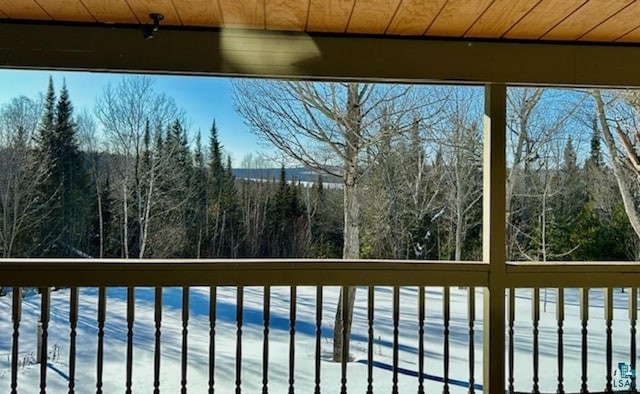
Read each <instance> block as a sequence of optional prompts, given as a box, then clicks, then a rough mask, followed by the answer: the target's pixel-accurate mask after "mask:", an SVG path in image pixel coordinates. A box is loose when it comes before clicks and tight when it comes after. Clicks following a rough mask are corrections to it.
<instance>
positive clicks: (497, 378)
mask: <svg viewBox="0 0 640 394" xmlns="http://www.w3.org/2000/svg"><path fill="white" fill-rule="evenodd" d="M484 109H485V115H484V155H483V156H484V169H483V180H484V184H483V240H482V243H483V245H482V246H483V260H484V262H485V263H487V264H489V287H487V288H485V292H484V323H483V324H484V327H483V335H484V341H483V344H484V348H483V355H484V357H483V360H484V364H483V378H484V379H483V388H484V390H483V391H484V393H485V394H486V393H490V394H504V388H505V290H506V241H505V240H506V237H505V235H506V224H505V223H506V213H505V197H506V196H505V193H506V185H505V184H506V154H505V151H506V148H505V147H506V86H505V85H504V84H488V85H486V86H485V107H484Z"/></svg>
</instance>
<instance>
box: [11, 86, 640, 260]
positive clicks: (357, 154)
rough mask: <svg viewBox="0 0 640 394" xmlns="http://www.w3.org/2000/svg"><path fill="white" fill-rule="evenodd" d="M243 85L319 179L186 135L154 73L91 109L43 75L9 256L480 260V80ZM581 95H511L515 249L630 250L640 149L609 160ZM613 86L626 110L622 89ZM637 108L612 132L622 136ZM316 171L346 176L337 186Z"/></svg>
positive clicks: (16, 144)
mask: <svg viewBox="0 0 640 394" xmlns="http://www.w3.org/2000/svg"><path fill="white" fill-rule="evenodd" d="M234 88H235V91H236V97H235V98H236V103H237V107H238V112H239V113H240V114H241V115H242V116H243V117H244V118H245V119H246V120H247V123H248V124H249V126H251V127H252V128H253V129H254V131H256V132H257V133H258V134H259V135H262V136H263V137H265V138H267V139H268V140H270V141H271V142H272V143H273V144H274V146H276V147H277V148H280V149H281V150H283V151H284V152H285V153H288V154H289V155H290V156H291V157H293V158H294V159H296V160H298V163H299V164H302V165H305V166H306V167H308V168H311V169H315V170H317V171H318V173H319V175H318V180H317V181H316V182H315V183H314V184H313V185H308V184H305V185H303V184H302V183H300V182H296V181H295V180H293V181H291V180H288V179H286V176H285V169H284V167H283V169H282V173H281V176H280V177H279V179H272V180H265V181H257V180H248V179H236V178H235V177H234V175H233V171H232V165H231V159H230V158H229V156H228V155H226V154H225V152H224V148H223V145H222V142H221V141H220V139H219V135H218V129H217V126H216V124H215V120H214V121H213V122H212V126H211V129H210V130H209V133H208V135H207V136H205V139H206V143H203V141H202V137H201V136H200V135H199V133H198V134H197V135H196V136H195V137H193V136H192V135H193V133H191V132H190V131H189V130H188V128H187V127H186V121H185V119H186V118H187V114H186V113H185V112H184V110H182V109H180V107H179V105H178V103H176V102H175V101H174V100H173V98H171V97H169V96H167V95H165V94H163V93H161V92H157V91H156V90H155V89H154V87H153V80H151V79H149V78H146V77H128V78H124V79H122V80H121V81H120V83H118V84H116V85H110V86H108V87H107V88H105V89H104V91H103V92H102V94H101V95H100V97H99V99H98V100H97V102H96V105H95V110H94V112H93V113H87V112H82V113H75V112H74V106H73V103H72V100H71V97H70V92H69V91H68V90H67V88H66V86H65V85H64V84H63V85H62V87H61V88H60V89H59V91H57V92H56V90H55V88H54V84H53V81H52V80H51V79H50V81H49V85H48V86H47V87H46V91H45V93H44V95H43V96H42V97H41V98H35V99H34V98H27V97H24V96H20V97H16V98H14V99H12V100H11V101H9V102H7V103H4V104H2V107H1V110H0V150H1V151H2V155H1V156H0V157H1V158H0V167H1V168H0V182H1V183H0V185H1V186H0V213H1V215H0V251H1V252H2V256H3V257H41V256H44V257H96V258H99V257H119V258H172V257H173V258H175V257H186V258H215V257H231V258H235V257H313V258H316V257H321V258H339V257H346V258H358V257H363V258H391V259H429V260H480V259H481V237H482V234H481V228H482V204H481V197H482V127H481V114H482V112H481V91H479V90H477V89H472V88H456V87H446V88H445V87H420V86H417V87H415V86H414V87H407V86H391V85H369V84H355V83H349V84H338V83H335V84H319V83H311V82H280V81H260V80H250V81H244V80H240V81H238V82H236V83H235V85H234ZM287 95H288V96H287ZM584 96H585V94H584V93H582V92H571V91H562V92H558V91H553V90H551V89H542V88H535V89H534V88H518V89H510V90H509V95H508V106H509V110H508V128H509V129H508V139H509V141H508V148H507V149H508V152H507V157H508V161H509V163H508V168H507V177H506V178H507V179H506V182H507V185H506V186H507V189H506V190H507V201H506V207H507V216H508V227H507V230H508V234H507V236H508V238H507V245H506V246H507V250H508V256H509V259H511V260H531V261H552V260H635V259H636V258H637V255H638V237H637V236H636V235H635V233H634V230H633V227H632V225H631V224H630V221H629V218H628V213H627V210H626V208H625V203H624V201H623V198H622V197H621V194H620V193H619V192H618V190H619V188H618V186H619V185H618V183H619V182H620V181H624V182H626V183H625V184H629V185H630V186H629V187H628V194H629V196H630V198H631V202H635V201H637V200H638V195H639V194H638V190H637V189H638V187H637V185H635V184H633V182H632V181H633V178H632V177H630V178H628V179H627V178H622V177H623V176H627V177H628V176H629V175H628V174H627V173H629V171H631V170H632V169H633V168H632V167H631V166H627V167H625V165H626V163H632V162H630V161H629V160H631V159H629V156H628V155H629V154H631V153H632V152H633V149H631V148H630V149H627V150H626V151H625V150H624V145H623V144H619V143H617V142H616V141H613V145H612V146H611V147H612V148H614V149H617V150H616V151H614V152H613V153H614V155H613V157H614V158H615V160H613V161H612V160H611V157H612V155H611V151H610V150H607V149H604V150H603V147H602V142H603V124H604V125H605V126H607V125H611V122H607V121H606V120H605V123H602V122H600V120H599V119H598V117H597V111H586V110H585V108H588V107H589V106H590V105H593V103H594V102H595V101H592V100H590V99H585V98H584ZM589 97H592V95H591V96H589ZM607 97H609V102H608V104H607V105H609V106H611V105H613V104H612V103H614V102H615V103H617V104H616V105H617V107H615V108H616V110H617V111H618V112H616V113H619V112H620V107H621V106H623V105H622V104H620V102H619V101H620V100H621V99H619V98H616V100H618V101H615V100H614V99H613V98H611V95H609V96H607ZM616 97H619V96H616ZM292 98H293V99H292ZM626 102H627V103H631V101H630V99H627V101H626ZM283 105H287V106H289V107H288V108H283V107H282V106H283ZM604 105H605V104H603V106H602V108H601V109H602V111H605V112H606V111H608V109H606V108H604ZM629 105H630V104H628V105H627V106H629ZM627 109H628V108H627ZM278 111H279V112H278ZM275 113H279V114H280V116H274V114H275ZM608 113H610V112H607V114H608ZM620 119H622V118H620ZM629 119H630V118H626V123H624V124H622V123H621V122H622V121H621V120H618V123H616V125H614V126H613V128H614V129H615V130H618V131H617V134H616V135H617V136H620V135H622V134H621V133H623V127H627V128H628V127H629V125H630V122H629ZM616 127H617V128H616ZM625 130H626V129H625ZM604 131H607V132H608V133H609V134H610V136H611V131H610V130H609V128H605V130H604ZM612 138H613V137H612ZM633 142H635V141H633ZM633 142H632V141H631V139H629V141H628V143H629V144H632V143H633ZM607 146H608V145H605V148H606V147H607ZM625 152H626V153H625ZM613 163H618V164H619V165H620V166H619V167H620V168H618V173H619V174H618V177H616V176H615V174H614V171H615V166H614V165H613ZM244 166H246V167H251V166H255V167H258V166H264V163H262V162H260V160H252V159H251V158H248V159H247V160H245V163H244ZM322 173H326V174H332V175H334V176H338V177H341V178H342V179H343V185H342V186H341V187H339V188H335V187H334V188H327V187H326V186H325V185H324V184H323V178H322V175H321V174H322ZM625 174H627V175H625ZM631 175H633V174H631ZM618 179H619V180H618ZM354 228H355V229H357V233H356V234H355V235H354V234H350V232H353V230H354ZM345 240H347V241H346V242H345ZM354 242H355V246H354V245H349V243H354ZM345 250H347V251H348V253H346V254H345Z"/></svg>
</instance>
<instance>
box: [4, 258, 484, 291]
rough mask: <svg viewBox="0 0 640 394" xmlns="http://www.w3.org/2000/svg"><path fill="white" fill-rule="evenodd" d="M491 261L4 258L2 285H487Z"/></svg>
mask: <svg viewBox="0 0 640 394" xmlns="http://www.w3.org/2000/svg"><path fill="white" fill-rule="evenodd" d="M488 270H489V268H488V265H486V264H483V263H473V262H470V263H462V264H460V263H451V262H441V261H439V262H424V261H406V260H404V261H389V260H305V259H273V260H266V259H253V260H249V259H244V260H133V259H131V260H124V259H123V260H117V259H116V260H91V259H38V260H35V259H11V260H0V286H16V287H49V286H59V287H75V286H210V285H221V286H222V285H244V286H252V285H253V286H262V285H273V286H278V285H282V286H284V285H336V286H344V285H378V286H385V285H388V286H392V285H404V286H411V285H415V286H418V285H431V286H486V285H487V280H488V279H487V273H488Z"/></svg>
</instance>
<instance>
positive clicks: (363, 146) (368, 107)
mask: <svg viewBox="0 0 640 394" xmlns="http://www.w3.org/2000/svg"><path fill="white" fill-rule="evenodd" d="M234 89H235V103H236V108H237V110H238V112H239V113H240V115H241V116H242V117H243V118H244V119H245V120H246V122H247V123H248V124H249V125H250V126H251V128H252V129H253V131H254V132H255V133H256V134H257V135H258V136H260V137H262V138H264V139H265V140H266V141H268V142H270V143H272V144H273V145H274V146H275V147H276V148H277V149H279V150H280V151H282V152H283V153H285V154H286V155H287V156H289V157H291V158H293V159H295V160H296V161H298V162H299V163H301V164H303V165H305V166H307V167H309V168H313V169H316V170H319V171H321V172H324V173H326V174H331V175H335V176H338V177H340V178H342V180H343V183H344V249H343V254H342V256H343V258H344V259H357V258H359V256H360V226H359V213H360V205H359V201H358V185H359V183H360V181H361V178H362V176H363V174H364V173H365V172H366V171H367V169H368V168H369V166H370V165H371V161H365V160H363V158H364V157H365V152H367V150H369V149H370V148H372V147H374V146H376V145H377V144H378V143H379V142H380V141H382V140H384V139H385V138H388V137H389V136H390V135H394V134H398V133H404V132H406V131H408V130H409V129H410V128H411V126H412V125H413V124H415V123H416V122H418V123H419V122H422V121H424V118H425V115H424V111H423V110H424V109H425V108H426V107H427V106H428V105H429V104H430V103H431V101H430V100H429V99H428V98H427V97H425V95H421V94H419V93H422V92H423V90H422V89H419V88H414V87H411V86H404V85H373V84H362V83H315V82H292V81H270V80H237V81H235V82H234ZM383 119H384V121H382V120H383ZM343 296H344V295H343V294H341V295H340V299H339V301H338V308H337V312H336V323H335V327H334V343H333V346H334V350H333V358H334V360H335V361H340V360H341V359H342V357H348V354H344V355H343V354H342V345H343V343H342V331H343V329H344V330H345V331H346V334H347V336H348V334H349V333H350V329H351V318H352V313H353V304H354V301H355V288H350V289H349V292H348V295H347V297H348V310H347V311H345V312H344V317H345V318H344V327H343V324H342V323H343V320H342V314H343V311H342V302H341V301H342V297H343ZM347 345H348V344H345V346H347Z"/></svg>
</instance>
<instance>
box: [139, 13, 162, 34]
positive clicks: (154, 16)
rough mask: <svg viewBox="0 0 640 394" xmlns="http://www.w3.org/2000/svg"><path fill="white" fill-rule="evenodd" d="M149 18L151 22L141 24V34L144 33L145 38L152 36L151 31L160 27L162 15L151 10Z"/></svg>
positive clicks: (155, 30) (153, 31)
mask: <svg viewBox="0 0 640 394" xmlns="http://www.w3.org/2000/svg"><path fill="white" fill-rule="evenodd" d="M149 18H151V20H152V21H153V24H152V25H142V34H143V35H144V39H145V40H150V39H152V38H153V33H155V32H157V31H158V29H159V28H160V21H161V20H163V19H164V15H162V14H159V13H157V12H152V13H150V14H149Z"/></svg>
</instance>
